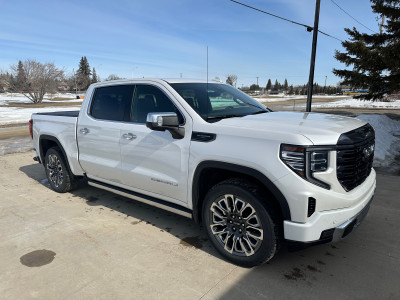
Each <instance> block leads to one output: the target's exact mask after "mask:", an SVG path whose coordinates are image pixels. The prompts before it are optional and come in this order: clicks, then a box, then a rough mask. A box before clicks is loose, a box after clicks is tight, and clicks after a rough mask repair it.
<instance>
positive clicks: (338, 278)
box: [0, 152, 400, 299]
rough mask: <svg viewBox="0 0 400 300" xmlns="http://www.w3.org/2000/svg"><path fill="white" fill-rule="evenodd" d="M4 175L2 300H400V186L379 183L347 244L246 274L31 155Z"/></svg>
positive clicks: (200, 233) (7, 163) (154, 213)
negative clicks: (54, 175)
mask: <svg viewBox="0 0 400 300" xmlns="http://www.w3.org/2000/svg"><path fill="white" fill-rule="evenodd" d="M0 166H1V173H0V187H1V189H0V270H1V272H0V298H1V299H32V298H33V299H35V298H38V299H94V298H96V299H144V298H146V299H216V298H218V299H251V298H258V299H264V298H265V299H299V298H302V299H400V231H399V229H398V228H399V221H400V196H399V195H400V177H399V176H385V175H379V176H378V187H377V192H376V196H375V199H374V202H373V203H372V206H371V210H370V213H369V215H368V216H367V218H366V219H365V221H364V222H363V223H362V225H361V226H360V227H359V228H358V229H357V230H356V231H355V232H353V233H352V234H351V235H350V236H349V237H348V238H347V239H346V240H344V241H342V242H340V243H337V244H334V245H321V246H316V247H313V248H309V249H305V250H302V251H300V252H295V253H290V252H288V251H287V250H285V249H283V250H282V251H281V252H280V253H279V254H278V255H277V256H276V257H275V258H274V259H273V260H272V261H271V262H270V263H268V264H266V265H263V266H260V267H257V268H252V269H244V268H240V267H236V266H234V265H232V264H230V263H228V262H225V261H224V260H222V259H221V257H220V256H219V255H218V254H217V253H216V251H214V249H213V248H212V246H211V244H210V243H209V242H208V241H207V239H206V237H205V232H204V230H202V229H201V228H199V227H198V226H197V225H196V224H195V223H193V222H192V221H191V220H189V219H186V218H183V217H180V216H177V215H173V214H171V213H169V212H165V211H162V210H159V209H157V208H153V207H150V206H147V205H144V204H141V203H138V202H134V201H131V200H129V199H126V198H123V197H120V196H117V195H114V194H111V193H108V192H105V191H102V190H98V189H95V188H92V187H88V186H85V185H83V186H81V187H80V189H78V190H76V191H73V192H72V193H67V194H57V193H55V192H53V191H52V190H50V189H49V187H48V185H47V181H46V180H45V174H44V170H43V167H42V166H41V165H39V164H37V163H35V162H33V160H32V153H31V152H28V153H19V154H10V155H5V156H1V157H0Z"/></svg>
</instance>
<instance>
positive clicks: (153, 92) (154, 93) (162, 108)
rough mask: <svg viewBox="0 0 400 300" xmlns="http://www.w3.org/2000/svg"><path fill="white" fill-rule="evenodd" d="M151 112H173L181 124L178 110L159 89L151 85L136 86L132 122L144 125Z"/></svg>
mask: <svg viewBox="0 0 400 300" xmlns="http://www.w3.org/2000/svg"><path fill="white" fill-rule="evenodd" d="M151 112H174V113H176V114H177V115H178V119H179V123H181V124H182V123H183V116H182V115H181V113H180V112H179V110H178V109H177V108H176V107H175V105H174V104H173V103H172V101H171V100H170V99H169V98H168V97H167V96H166V95H165V94H164V93H163V92H162V91H161V90H160V89H159V88H157V87H154V86H151V85H136V91H135V96H134V100H133V108H132V121H133V122H134V123H146V118H147V114H148V113H151Z"/></svg>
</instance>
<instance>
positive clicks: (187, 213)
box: [87, 178, 192, 219]
mask: <svg viewBox="0 0 400 300" xmlns="http://www.w3.org/2000/svg"><path fill="white" fill-rule="evenodd" d="M87 180H88V184H89V185H91V186H93V187H97V188H100V189H103V190H106V191H109V192H112V193H115V194H118V195H121V196H124V197H127V198H130V199H133V200H136V201H140V202H143V203H146V204H148V205H151V206H155V207H158V208H161V209H164V210H167V211H170V212H172V213H175V214H178V215H181V216H184V217H186V218H190V219H191V218H192V211H191V210H190V209H188V208H185V207H182V206H180V205H177V204H175V203H171V202H167V201H164V200H160V199H157V198H154V197H151V196H147V195H143V194H140V193H137V192H133V191H129V190H127V189H123V188H120V187H117V186H113V185H110V184H107V183H104V182H100V181H97V180H93V179H90V178H88V179H87Z"/></svg>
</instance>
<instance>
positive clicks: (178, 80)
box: [94, 78, 222, 85]
mask: <svg viewBox="0 0 400 300" xmlns="http://www.w3.org/2000/svg"><path fill="white" fill-rule="evenodd" d="M140 81H144V82H148V81H155V82H161V81H164V82H168V83H207V80H201V79H190V78H131V79H121V80H110V81H101V82H97V83H95V84H94V85H104V84H108V83H134V82H140ZM208 82H209V83H222V82H219V81H215V80H209V81H208Z"/></svg>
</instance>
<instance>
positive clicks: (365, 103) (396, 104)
mask: <svg viewBox="0 0 400 300" xmlns="http://www.w3.org/2000/svg"><path fill="white" fill-rule="evenodd" d="M312 106H313V108H351V107H354V108H386V109H400V100H395V101H392V102H381V101H371V100H358V99H343V100H339V101H334V102H328V103H315V104H314V103H313V104H312Z"/></svg>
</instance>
